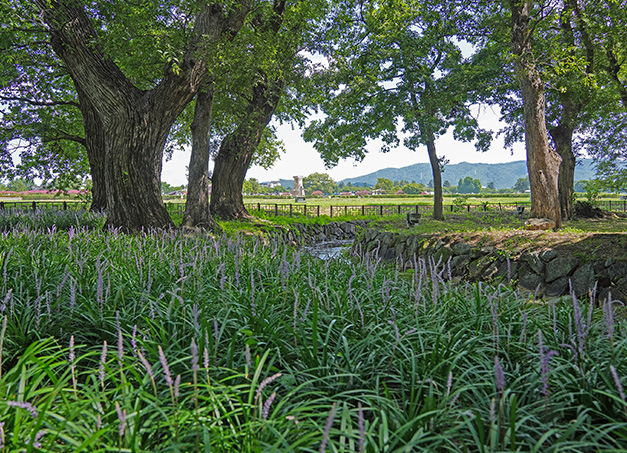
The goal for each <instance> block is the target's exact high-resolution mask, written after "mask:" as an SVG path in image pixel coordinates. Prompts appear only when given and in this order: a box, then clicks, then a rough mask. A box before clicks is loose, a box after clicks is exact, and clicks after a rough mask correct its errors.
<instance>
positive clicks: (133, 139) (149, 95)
mask: <svg viewBox="0 0 627 453" xmlns="http://www.w3.org/2000/svg"><path fill="white" fill-rule="evenodd" d="M238 3H239V7H235V8H231V9H230V10H229V11H230V13H229V15H228V17H227V16H226V14H225V9H224V8H223V5H220V4H211V5H206V6H205V7H203V8H202V10H201V11H200V12H199V14H198V16H197V17H196V22H195V26H194V33H193V35H192V37H191V39H190V42H189V46H188V48H187V49H185V55H184V58H183V59H182V61H181V63H180V65H179V68H178V69H177V71H174V70H173V69H172V68H169V67H168V68H165V71H164V75H163V79H162V80H161V81H160V82H159V83H158V84H157V85H156V87H155V88H154V89H152V90H148V91H144V90H140V89H138V88H137V87H136V86H134V85H133V84H132V83H131V81H130V80H129V79H128V78H127V77H126V76H125V75H124V74H123V73H122V71H121V70H120V69H119V68H118V67H117V66H116V65H115V63H114V62H113V61H112V60H111V59H109V58H108V57H107V56H106V55H105V54H104V52H102V50H101V48H100V46H99V42H98V36H97V33H96V31H95V30H94V28H93V25H92V23H91V20H90V18H89V16H88V15H87V12H86V9H85V6H84V5H83V4H82V2H75V1H71V0H66V1H62V0H56V1H53V2H49V1H46V0H36V4H37V5H38V6H39V7H40V8H41V10H42V17H43V20H44V21H45V23H46V25H47V26H48V28H49V33H50V36H51V42H52V47H53V49H54V50H55V52H56V53H57V54H58V55H59V57H60V58H61V59H62V60H63V61H64V62H65V64H66V66H67V68H68V71H69V73H70V76H71V77H72V80H73V81H74V84H75V86H76V87H77V90H78V91H81V92H82V93H83V94H84V96H85V98H86V99H87V100H88V102H89V104H90V105H91V106H93V109H94V111H95V112H96V113H97V116H98V117H99V118H100V121H101V122H102V125H103V130H104V142H105V149H104V154H105V155H104V160H105V166H104V167H105V181H106V192H107V222H106V226H107V227H114V228H120V229H122V230H124V231H139V230H142V229H144V228H170V227H172V226H173V223H172V220H171V219H170V216H169V214H168V212H167V210H166V209H165V206H164V204H163V200H162V198H161V161H162V157H163V148H164V145H165V142H166V139H167V137H168V134H169V131H170V127H171V126H172V124H173V123H174V121H175V120H176V118H177V117H178V115H179V114H180V113H181V112H182V110H183V109H184V108H185V106H186V105H187V104H188V103H189V102H190V101H191V100H192V99H193V97H194V95H195V92H196V90H197V89H198V87H199V85H200V82H201V81H202V79H203V78H204V77H205V74H206V72H207V65H206V61H205V59H204V58H203V57H199V52H202V49H201V47H202V45H203V40H205V39H206V38H209V39H212V40H215V39H218V38H219V37H220V36H221V35H222V34H223V33H229V34H231V36H232V35H233V34H234V33H237V31H239V29H240V28H241V26H242V25H243V22H244V19H245V17H246V15H247V14H248V10H249V6H250V5H249V3H248V0H240V2H238Z"/></svg>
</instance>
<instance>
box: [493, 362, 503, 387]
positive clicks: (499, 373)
mask: <svg viewBox="0 0 627 453" xmlns="http://www.w3.org/2000/svg"><path fill="white" fill-rule="evenodd" d="M494 376H495V378H496V389H497V390H498V391H499V393H502V392H503V390H505V371H503V367H502V366H501V362H500V360H499V356H498V355H495V356H494Z"/></svg>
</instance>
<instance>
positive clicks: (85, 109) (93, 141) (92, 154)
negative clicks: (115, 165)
mask: <svg viewBox="0 0 627 453" xmlns="http://www.w3.org/2000/svg"><path fill="white" fill-rule="evenodd" d="M78 98H79V102H80V109H81V114H82V116H83V125H84V126H83V127H84V129H85V150H86V152H87V160H88V161H89V172H90V174H91V182H92V189H91V206H90V208H89V209H90V210H91V211H94V212H105V211H106V210H107V188H106V178H105V135H104V126H103V125H102V122H101V121H100V116H99V115H98V112H97V111H96V109H94V107H93V106H92V105H91V104H90V102H89V100H88V98H87V96H85V95H84V94H83V93H82V92H81V91H80V90H78Z"/></svg>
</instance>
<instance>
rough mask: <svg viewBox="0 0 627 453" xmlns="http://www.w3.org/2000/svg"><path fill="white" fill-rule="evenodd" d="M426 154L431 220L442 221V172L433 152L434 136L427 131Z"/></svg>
mask: <svg viewBox="0 0 627 453" xmlns="http://www.w3.org/2000/svg"><path fill="white" fill-rule="evenodd" d="M426 135H427V136H426V142H427V152H428V153H429V162H430V163H431V172H432V173H433V218H434V219H435V220H444V208H443V206H442V171H441V170H440V160H439V159H438V155H437V154H436V151H435V136H434V135H433V132H432V131H431V130H430V129H429V130H428V131H427V134H426Z"/></svg>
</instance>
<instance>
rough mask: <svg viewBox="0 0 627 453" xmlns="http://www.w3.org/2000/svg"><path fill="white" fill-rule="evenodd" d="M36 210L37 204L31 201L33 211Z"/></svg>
mask: <svg viewBox="0 0 627 453" xmlns="http://www.w3.org/2000/svg"><path fill="white" fill-rule="evenodd" d="M36 210H37V203H35V202H34V201H33V211H36Z"/></svg>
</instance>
